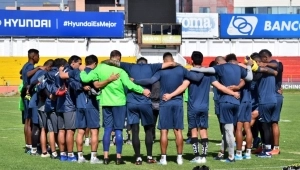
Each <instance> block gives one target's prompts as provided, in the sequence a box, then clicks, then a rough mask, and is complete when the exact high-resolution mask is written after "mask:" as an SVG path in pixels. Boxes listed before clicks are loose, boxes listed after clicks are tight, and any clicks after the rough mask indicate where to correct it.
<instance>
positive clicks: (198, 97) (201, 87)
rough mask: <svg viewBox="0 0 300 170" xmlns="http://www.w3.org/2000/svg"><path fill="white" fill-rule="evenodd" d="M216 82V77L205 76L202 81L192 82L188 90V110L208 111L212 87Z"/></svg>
mask: <svg viewBox="0 0 300 170" xmlns="http://www.w3.org/2000/svg"><path fill="white" fill-rule="evenodd" d="M195 74H197V73H195ZM215 80H216V78H215V76H214V75H209V74H205V75H204V77H203V78H202V79H201V81H198V82H195V81H190V82H191V83H190V85H189V88H188V94H189V95H188V109H190V110H194V111H207V110H208V106H209V91H210V85H211V83H212V82H213V81H215Z"/></svg>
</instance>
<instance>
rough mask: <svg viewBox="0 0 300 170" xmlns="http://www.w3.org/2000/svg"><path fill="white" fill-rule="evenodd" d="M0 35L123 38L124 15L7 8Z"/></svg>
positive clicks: (0, 18)
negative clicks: (13, 9)
mask: <svg viewBox="0 0 300 170" xmlns="http://www.w3.org/2000/svg"><path fill="white" fill-rule="evenodd" d="M0 36H22V37H99V38H123V37H124V14H123V13H118V12H111V13H110V12H62V11H12V10H6V11H5V10H3V11H0Z"/></svg>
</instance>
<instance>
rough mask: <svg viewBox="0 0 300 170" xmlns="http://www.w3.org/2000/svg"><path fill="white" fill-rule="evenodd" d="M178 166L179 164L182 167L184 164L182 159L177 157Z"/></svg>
mask: <svg viewBox="0 0 300 170" xmlns="http://www.w3.org/2000/svg"><path fill="white" fill-rule="evenodd" d="M177 164H178V165H182V164H183V160H182V158H178V157H177Z"/></svg>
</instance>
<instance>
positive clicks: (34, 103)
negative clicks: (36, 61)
mask: <svg viewBox="0 0 300 170" xmlns="http://www.w3.org/2000/svg"><path fill="white" fill-rule="evenodd" d="M52 65H53V60H47V61H46V62H45V63H44V67H45V70H38V71H37V72H36V73H35V74H34V75H33V76H32V78H31V79H30V84H29V88H28V91H29V94H30V96H31V99H30V101H29V105H28V107H29V111H30V112H31V113H32V119H31V121H32V148H31V155H39V154H40V153H38V152H37V144H38V143H39V142H41V148H42V154H41V157H50V155H49V154H48V152H47V139H46V132H45V126H46V124H43V123H46V115H45V114H44V113H43V111H44V108H43V106H44V104H43V103H42V102H43V101H42V99H41V97H40V95H39V93H38V92H37V90H36V85H37V84H38V83H39V79H40V77H42V76H44V75H45V73H46V72H47V71H49V70H50V69H51V67H52ZM41 118H43V120H44V122H42V120H41ZM40 139H41V140H40Z"/></svg>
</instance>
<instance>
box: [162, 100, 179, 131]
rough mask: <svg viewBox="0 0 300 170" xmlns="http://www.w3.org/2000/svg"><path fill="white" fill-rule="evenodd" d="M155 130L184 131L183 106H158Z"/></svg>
mask: <svg viewBox="0 0 300 170" xmlns="http://www.w3.org/2000/svg"><path fill="white" fill-rule="evenodd" d="M157 129H160V130H162V129H181V130H182V129H184V128H183V106H178V105H170V106H160V107H159V121H158V126H157Z"/></svg>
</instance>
